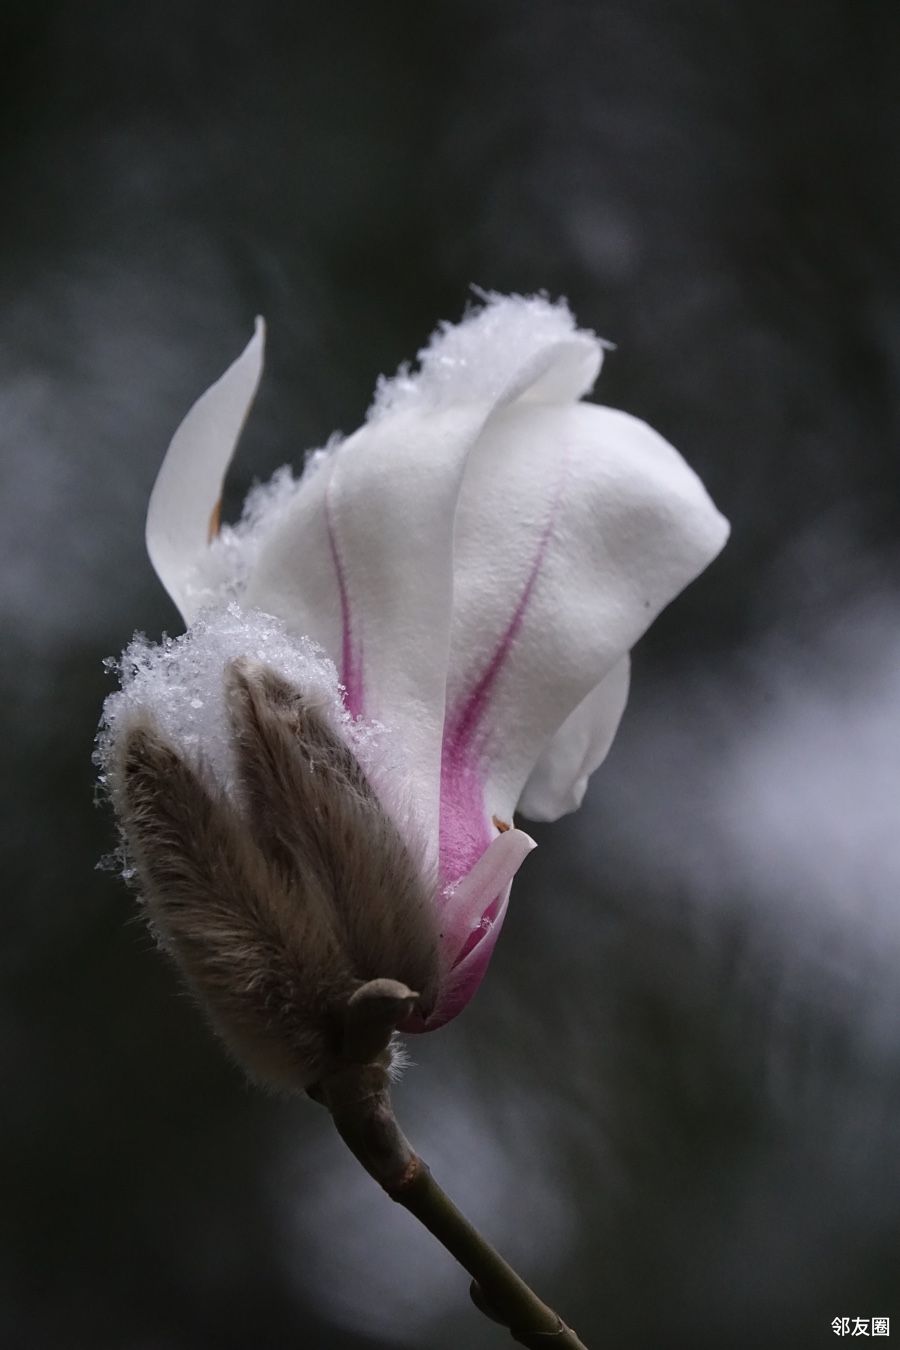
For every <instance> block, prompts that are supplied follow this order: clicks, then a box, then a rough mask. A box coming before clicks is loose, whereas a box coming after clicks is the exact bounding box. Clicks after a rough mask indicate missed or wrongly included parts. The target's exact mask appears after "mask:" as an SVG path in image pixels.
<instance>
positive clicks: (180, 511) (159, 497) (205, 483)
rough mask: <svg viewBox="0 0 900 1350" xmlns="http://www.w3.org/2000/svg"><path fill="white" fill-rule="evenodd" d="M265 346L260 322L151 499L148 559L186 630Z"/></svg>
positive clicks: (174, 449)
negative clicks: (195, 576) (194, 582)
mask: <svg viewBox="0 0 900 1350" xmlns="http://www.w3.org/2000/svg"><path fill="white" fill-rule="evenodd" d="M264 344H265V325H264V323H263V321H262V319H260V318H258V319H257V320H256V329H255V332H254V334H253V337H252V338H251V339H250V341H249V343H248V344H247V346H246V347H245V348H244V350H243V352H242V353H241V355H240V356H239V357H238V358H237V360H236V361H234V362H232V364H231V365H230V366H229V367H228V369H227V370H226V371H225V374H224V375H222V376H221V377H220V379H218V380H217V381H216V383H215V384H214V385H212V386H211V387H210V388H209V389H207V391H206V393H205V394H202V395H201V396H200V398H199V399H198V400H197V402H196V403H195V404H194V406H193V407H192V408H191V410H190V412H189V413H188V414H187V416H186V417H185V419H184V421H183V422H182V423H181V425H180V426H179V428H178V430H177V431H176V432H175V435H174V436H173V437H172V442H171V444H170V446H169V449H168V451H167V453H166V457H165V459H164V460H163V463H162V467H161V468H160V471H159V474H158V475H157V478H156V483H155V484H154V487H153V491H152V493H151V495H150V504H149V507H148V509H147V526H146V540H147V552H148V553H149V555H150V561H151V562H152V564H153V566H154V568H155V570H156V574H157V576H158V577H159V579H160V581H161V582H162V584H163V586H164V587H165V588H166V590H167V591H168V593H169V595H170V596H171V597H172V600H173V601H174V602H175V604H176V605H177V606H178V608H179V610H180V611H181V614H182V617H183V618H184V620H185V622H186V623H190V622H191V620H192V619H193V617H194V615H195V614H196V612H197V610H198V609H199V608H200V606H201V604H202V601H198V599H197V598H196V597H195V595H194V594H193V591H192V587H191V582H190V578H191V574H192V572H193V569H194V568H195V566H196V565H197V562H198V560H199V558H200V557H201V556H202V554H203V553H204V551H205V550H206V548H207V547H208V545H209V543H210V540H211V539H212V538H213V537H214V536H215V534H216V533H217V531H218V511H219V502H220V500H221V496H222V483H223V481H224V478H225V472H226V470H227V468H228V465H229V463H230V462H231V457H232V455H233V454H234V450H235V447H236V445H237V443H238V439H239V437H240V434H241V431H242V429H243V426H244V422H245V421H246V418H247V414H248V413H249V411H250V408H251V406H252V403H253V399H254V397H255V395H256V389H257V386H258V384H259V379H260V375H261V374H262V366H263V349H264Z"/></svg>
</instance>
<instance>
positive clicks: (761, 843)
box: [580, 590, 900, 1054]
mask: <svg viewBox="0 0 900 1350" xmlns="http://www.w3.org/2000/svg"><path fill="white" fill-rule="evenodd" d="M781 594H782V595H783V596H784V598H785V599H786V598H787V596H788V594H789V592H788V591H787V590H782V592H781ZM796 615H797V619H796V622H795V623H794V624H793V625H792V624H791V621H790V618H789V617H785V618H784V619H783V620H782V621H781V624H780V625H779V627H778V628H777V629H773V631H772V632H771V634H770V635H769V637H768V638H766V639H765V640H763V641H762V642H761V643H760V644H759V646H758V647H756V648H755V649H754V650H752V651H748V652H745V653H744V654H743V655H742V656H738V657H737V658H735V659H734V660H733V661H732V662H730V663H729V664H728V665H724V666H719V667H717V668H716V670H715V672H714V674H712V673H707V672H700V671H697V670H696V669H694V670H686V671H684V672H683V673H682V674H681V675H680V676H677V677H676V678H675V680H670V681H667V682H665V683H661V684H658V685H657V686H656V687H655V688H654V689H653V690H652V691H651V692H649V693H648V691H647V690H646V689H645V691H644V695H643V697H642V699H641V704H640V708H639V709H636V710H635V718H634V721H633V723H632V725H631V727H630V728H629V727H628V726H627V725H626V729H625V737H624V744H623V746H622V747H621V749H622V751H623V752H624V753H621V754H620V755H619V756H618V758H616V757H615V756H614V757H613V759H612V760H611V761H610V765H609V767H608V770H607V775H606V779H605V783H604V794H605V795H604V800H603V802H602V810H603V813H604V815H605V816H608V817H610V818H612V819H614V820H615V822H616V824H615V826H614V848H615V850H616V852H617V853H618V852H619V850H622V853H624V855H625V856H624V857H622V856H621V855H620V857H619V861H620V862H621V863H622V864H623V865H624V866H626V867H627V868H628V870H629V871H630V872H632V874H634V875H635V876H636V877H637V878H639V884H644V885H645V886H646V887H647V889H648V891H649V892H650V893H651V894H652V895H655V896H657V897H659V898H660V899H661V900H662V901H664V900H665V897H666V896H669V897H672V904H673V912H677V906H678V904H679V903H682V904H684V906H685V912H686V913H689V914H691V915H692V920H693V922H694V925H695V927H694V935H695V936H697V935H699V938H700V941H701V943H702V942H703V941H707V942H712V943H713V944H715V941H716V937H717V935H718V934H720V933H722V932H723V931H724V930H725V928H726V927H727V926H728V925H732V926H733V925H734V924H735V923H736V924H737V925H738V928H739V931H740V934H741V939H740V941H741V947H742V958H741V959H742V970H743V973H744V975H745V976H746V977H747V978H749V980H750V981H751V982H752V981H756V983H757V984H758V985H759V986H760V989H761V988H762V986H763V985H765V986H766V988H768V990H769V993H770V995H771V992H772V990H773V989H775V990H776V998H777V999H780V1000H782V1001H783V1007H782V1011H787V1013H788V1015H789V1016H791V1015H792V1016H793V1017H794V1018H797V1017H800V1016H810V1017H811V1018H812V1019H813V1021H812V1023H811V1025H812V1026H815V1025H816V1021H817V1020H818V1021H819V1029H821V1025H822V1024H823V1022H822V1018H819V1017H818V1014H821V1015H822V1017H823V1018H824V1020H825V1021H827V1019H828V1017H829V1015H834V1016H837V1018H838V1019H839V1020H843V1021H844V1022H845V1023H846V1025H847V1026H848V1028H849V1029H850V1030H851V1031H852V1033H853V1034H854V1035H855V1036H858V1037H861V1038H862V1039H863V1040H866V1041H870V1042H871V1040H872V1038H874V1040H875V1042H877V1043H878V1045H880V1047H881V1049H882V1050H887V1049H890V1050H891V1051H892V1052H893V1053H894V1054H896V1053H898V1050H900V1030H898V1022H897V1013H898V1007H900V994H898V993H897V992H896V980H895V979H894V978H893V976H892V974H891V972H893V971H895V970H896V968H897V963H898V960H900V598H897V597H893V596H887V595H877V594H876V595H870V596H867V597H861V598H859V599H858V600H856V601H852V602H849V603H846V604H845V605H844V607H843V609H840V610H835V609H832V610H831V611H830V612H829V611H826V613H825V614H824V615H823V616H822V619H821V622H820V624H819V627H818V629H817V631H815V632H813V633H812V634H810V633H809V623H808V620H807V621H805V622H803V620H802V618H801V616H802V615H803V607H802V605H800V604H798V607H797V610H796ZM801 624H802V627H801ZM636 671H637V673H636V677H635V683H636V687H637V688H638V689H640V688H641V672H640V661H639V658H638V661H637V662H636ZM596 801H597V799H596V798H595V802H596ZM595 823H596V822H595ZM583 827H584V828H583V831H582V833H581V835H580V840H581V845H582V847H583V848H584V849H585V851H586V852H587V851H589V850H590V849H591V837H590V833H589V832H590V828H591V821H590V817H589V815H585V816H584V818H583ZM585 862H587V858H585ZM679 898H680V899H679ZM873 1048H874V1046H873Z"/></svg>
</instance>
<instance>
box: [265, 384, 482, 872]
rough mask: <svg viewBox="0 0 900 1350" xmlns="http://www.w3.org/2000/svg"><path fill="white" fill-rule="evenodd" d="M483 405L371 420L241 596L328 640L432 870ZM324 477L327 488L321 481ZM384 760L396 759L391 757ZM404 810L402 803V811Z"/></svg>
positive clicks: (299, 501) (281, 527)
mask: <svg viewBox="0 0 900 1350" xmlns="http://www.w3.org/2000/svg"><path fill="white" fill-rule="evenodd" d="M488 413H489V409H487V408H485V407H483V406H475V407H471V406H470V407H463V408H452V409H448V410H446V411H443V412H436V413H431V414H427V415H423V414H422V413H420V412H418V411H417V412H415V413H398V414H395V415H392V416H390V417H384V418H382V419H380V420H377V421H374V422H372V423H369V424H368V425H366V426H364V427H362V428H361V429H360V430H359V431H357V432H356V433H355V434H354V435H353V436H351V437H349V439H348V440H346V441H344V442H343V443H342V444H341V445H339V446H338V447H337V448H336V449H335V450H334V451H333V452H332V454H331V456H330V458H329V461H328V463H326V464H325V465H323V466H322V468H320V469H318V470H316V473H315V474H314V476H313V479H312V482H311V484H310V488H309V491H307V488H306V487H305V486H303V487H302V488H301V490H300V491H299V492H298V494H297V498H296V501H295V503H294V504H293V505H292V506H291V507H290V508H289V509H288V510H287V511H286V512H285V514H284V516H283V518H282V519H280V520H279V523H278V527H277V529H275V530H274V531H273V533H272V536H271V538H270V539H269V540H267V541H266V542H265V543H264V544H263V545H262V547H261V549H260V553H259V558H258V561H257V566H256V570H255V573H254V575H253V576H252V577H251V579H250V581H249V583H248V586H247V590H246V592H245V599H246V602H247V603H248V604H254V605H256V606H258V607H260V608H263V609H265V610H267V611H268V612H269V613H273V614H276V615H278V616H279V617H280V618H283V619H284V620H285V621H286V623H287V624H288V626H289V627H290V628H291V630H292V631H295V632H300V633H306V634H307V635H309V636H310V637H313V638H314V639H315V640H316V641H318V642H321V643H322V644H323V645H324V646H325V647H326V650H327V651H328V653H329V655H331V656H332V657H333V658H334V659H335V661H336V662H337V665H338V670H339V672H340V674H341V679H342V681H343V683H344V684H345V686H346V688H347V702H348V706H349V708H350V710H351V712H353V713H356V714H362V715H364V716H366V717H371V718H374V719H375V720H377V721H379V722H382V723H384V725H385V726H386V727H387V729H388V733H389V746H392V747H394V751H393V753H394V754H395V755H396V758H397V764H396V773H395V774H394V775H388V776H387V779H386V781H390V778H391V777H393V778H394V779H395V781H396V782H397V783H399V784H402V785H403V789H404V792H405V793H406V798H405V800H403V801H402V802H401V803H399V808H400V809H399V811H398V814H399V816H400V817H401V819H402V820H404V821H405V820H408V819H409V818H410V817H411V818H412V820H413V822H414V823H415V828H416V833H417V835H418V836H419V837H420V839H421V842H422V844H423V847H424V848H425V851H426V865H427V866H428V867H429V868H431V869H436V864H437V849H438V838H439V833H438V816H439V792H440V763H441V734H442V729H443V720H444V692H445V684H446V676H447V663H448V658H449V651H450V614H451V602H452V594H453V578H452V551H453V517H454V513H455V510H456V502H457V498H458V496H459V491H460V487H461V484H462V478H463V473H464V470H465V463H466V458H467V456H468V453H469V451H470V449H471V447H472V445H473V444H474V443H475V441H476V439H477V437H478V434H479V432H480V430H481V428H482V426H483V424H484V420H485V418H486V416H487V415H488ZM321 475H327V477H325V478H324V479H323V481H322V482H321V483H317V481H316V480H317V479H319V478H320V476H321ZM388 753H389V754H390V753H391V751H390V750H389V751H388ZM395 805H396V803H395Z"/></svg>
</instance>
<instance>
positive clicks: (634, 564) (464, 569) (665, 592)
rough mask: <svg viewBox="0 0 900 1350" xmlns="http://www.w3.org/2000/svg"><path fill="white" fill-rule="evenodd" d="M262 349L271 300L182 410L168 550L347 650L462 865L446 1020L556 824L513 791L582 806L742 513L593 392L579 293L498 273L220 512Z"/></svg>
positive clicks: (253, 606) (196, 585) (410, 791)
mask: <svg viewBox="0 0 900 1350" xmlns="http://www.w3.org/2000/svg"><path fill="white" fill-rule="evenodd" d="M262 357H263V329H262V324H261V323H258V325H257V330H256V334H255V336H254V337H253V339H252V340H251V342H250V344H249V345H248V347H247V348H246V350H245V351H244V352H243V353H242V355H241V356H240V357H238V359H237V360H236V361H235V362H234V364H233V365H232V366H231V367H230V368H229V369H228V370H227V371H226V372H225V374H224V375H223V376H222V378H221V379H220V380H219V381H218V382H217V383H216V384H214V385H213V386H212V388H211V389H209V390H208V391H207V392H206V393H205V394H204V395H203V396H202V397H201V398H200V399H199V401H198V402H197V403H196V404H195V405H194V407H193V408H192V409H191V411H190V412H189V413H188V415H187V417H186V418H185V420H184V422H183V423H182V425H181V426H180V427H179V429H178V431H177V432H176V434H175V437H174V439H173V441H172V444H171V446H170V448H169V452H168V454H167V456H166V459H165V462H164V464H163V466H162V468H161V470H160V473H159V477H158V479H157V482H156V486H155V488H154V490H153V495H152V497H151V501H150V508H149V513H148V518H147V546H148V550H149V553H150V557H151V559H152V561H153V565H154V567H155V568H156V571H157V573H158V575H159V577H160V580H161V581H162V583H163V585H164V586H165V587H166V589H167V590H168V592H169V594H170V595H171V597H172V599H173V600H174V601H175V603H176V604H177V605H178V607H179V609H180V611H181V613H182V615H183V617H184V620H185V622H186V624H188V625H190V624H191V623H192V622H193V621H194V619H195V618H196V616H197V614H198V613H199V611H200V610H201V608H202V609H208V607H209V606H210V605H213V606H215V605H222V604H223V603H225V602H226V601H228V602H233V601H234V600H237V602H238V604H239V605H240V606H241V607H242V608H243V609H245V610H256V611H262V612H264V613H267V614H271V615H274V616H276V617H277V618H279V619H280V620H282V621H283V623H284V625H285V628H286V631H287V633H288V634H289V635H295V636H296V637H300V636H301V635H302V636H306V637H310V638H312V639H313V640H314V641H315V642H317V643H319V644H321V646H322V647H323V648H324V649H325V651H326V653H327V654H328V655H329V656H330V657H331V658H332V659H333V660H334V662H335V664H336V665H337V669H338V672H339V676H340V680H341V683H342V685H343V688H344V702H345V705H346V708H347V709H348V710H349V712H350V713H351V714H353V715H354V716H355V717H356V716H361V717H364V718H367V719H374V720H375V721H377V722H378V723H381V724H383V726H384V727H385V729H386V732H385V739H386V741H387V743H388V744H389V745H390V746H391V747H393V762H392V764H391V765H390V768H389V770H385V771H384V772H382V773H381V774H380V775H379V776H378V779H377V783H376V787H377V791H378V794H379V796H380V798H381V800H382V801H383V804H384V806H385V808H386V810H387V811H388V812H389V813H391V814H392V816H393V818H394V819H395V820H396V821H397V823H398V825H399V826H400V828H401V830H403V831H406V832H407V833H408V834H410V836H412V835H415V841H416V846H417V853H416V856H417V857H422V858H423V863H422V865H423V867H424V868H425V870H426V874H427V875H429V876H434V877H436V878H437V882H436V883H435V885H434V905H435V906H436V907H437V909H438V911H439V920H438V926H439V930H440V944H441V968H442V970H443V972H444V975H443V984H442V989H441V992H440V994H439V997H438V1000H437V1005H436V1007H435V1008H434V1010H433V1011H432V1012H431V1013H430V1016H429V1017H428V1018H427V1021H426V1022H422V1021H420V1022H419V1023H418V1024H417V1023H416V1022H415V1021H414V1020H413V1021H410V1022H408V1023H407V1027H408V1029H417V1028H418V1029H422V1027H423V1026H427V1027H428V1028H430V1027H432V1026H436V1025H439V1024H440V1023H441V1022H444V1021H446V1020H447V1019H448V1018H449V1017H451V1016H453V1015H454V1014H455V1013H456V1012H458V1011H459V1010H460V1008H461V1007H462V1006H463V1005H464V1003H465V1002H466V1001H467V1000H468V999H469V998H470V997H471V995H472V993H473V992H474V990H475V988H476V987H477V985H478V983H479V982H480V980H481V978H482V976H483V974H484V971H485V969H486V967H487V964H488V961H489V959H490V955H491V952H492V950H493V947H494V944H495V942H496V939H497V935H498V933H499V930H500V926H501V924H502V922H503V918H504V915H505V912H506V907H507V902H508V898H509V889H510V883H511V881H512V877H513V875H514V874H515V872H516V871H517V869H518V867H519V866H520V864H521V862H522V861H523V859H524V857H525V856H526V854H527V853H528V851H529V850H530V848H531V847H532V846H533V844H532V841H531V840H530V839H529V838H528V836H527V835H526V834H524V833H523V832H522V831H520V830H517V829H514V828H512V821H513V813H514V812H515V811H517V810H518V811H521V812H522V813H523V814H524V815H525V816H528V817H530V818H531V819H534V820H553V819H556V818H557V817H558V816H560V815H562V814H564V813H565V812H567V811H571V810H573V809H575V808H576V807H577V806H578V805H579V803H580V802H581V799H582V797H583V795H584V791H585V787H586V784H587V780H588V777H589V775H590V774H591V773H592V772H593V771H594V769H596V768H597V766H598V765H599V764H600V763H601V761H602V760H603V758H604V757H605V755H606V753H607V751H608V749H609V746H610V743H611V741H612V738H613V736H614V734H615V731H616V728H617V726H618V722H619V719H620V717H621V715H622V710H623V708H624V705H625V701H626V697H627V691H628V677H629V651H630V649H631V647H632V646H633V645H634V643H635V642H636V641H637V640H638V638H640V636H641V634H642V633H643V632H644V631H645V629H646V628H647V626H648V625H649V624H650V623H651V622H652V620H653V619H654V618H655V617H656V615H657V614H658V613H659V612H660V610H661V609H662V608H663V607H664V606H665V605H667V604H668V603H669V601H670V600H672V598H673V597H674V596H676V595H677V594H678V592H679V591H681V590H682V588H683V587H684V586H686V585H687V584H688V583H689V582H690V581H691V580H693V578H694V577H696V576H697V574H698V573H699V572H701V571H702V570H703V568H704V567H706V565H707V564H708V563H709V562H710V561H711V559H712V558H713V557H715V555H716V554H717V553H718V552H719V550H720V549H721V548H722V546H723V544H724V542H725V540H726V538H727V534H728V526H727V523H726V522H725V520H724V519H723V518H722V516H721V515H720V514H719V513H718V511H717V510H716V509H715V507H714V506H713V504H712V502H711V501H710V499H709V497H708V495H707V493H706V491H705V490H704V488H703V485H702V483H701V482H700V480H699V479H698V478H697V476H696V474H695V473H694V472H693V471H692V470H691V469H690V468H689V467H688V466H687V464H685V462H684V460H683V459H682V458H681V457H680V455H678V453H677V452H676V451H675V450H674V449H673V448H672V447H671V446H670V445H668V444H667V443H666V441H664V440H663V439H662V437H660V436H658V435H657V434H656V432H655V431H653V430H651V428H650V427H648V426H647V425H646V424H645V423H643V422H640V421H638V420H637V419H635V418H633V417H631V416H629V415H628V414H626V413H624V412H618V411H616V410H614V409H611V408H604V407H600V406H598V405H596V404H591V403H584V402H581V401H580V400H581V399H582V398H583V397H584V395H586V394H587V393H588V392H589V391H590V390H591V388H592V386H593V384H594V381H595V379H596V377H597V374H598V372H599V370H600V365H601V361H602V357H603V344H602V343H601V342H600V341H599V340H598V339H597V338H596V337H595V336H594V334H592V333H590V332H587V331H583V330H578V329H576V327H575V324H574V321H573V319H572V317H571V315H570V314H569V312H568V310H567V309H566V308H565V307H564V306H563V305H552V304H550V303H549V302H548V301H546V300H543V299H524V298H521V297H499V296H489V297H487V298H486V303H485V304H484V305H483V307H481V308H480V309H478V310H477V311H476V312H474V313H472V314H470V315H469V316H467V317H466V318H465V319H464V320H463V322H462V323H461V324H460V325H458V326H455V327H452V326H449V325H445V326H443V327H442V328H441V329H440V331H439V332H438V333H437V334H436V335H435V336H434V338H433V339H432V341H431V344H430V345H429V346H428V347H427V348H426V349H425V350H424V351H423V352H421V353H420V361H421V370H420V372H419V373H417V374H410V373H408V372H407V371H406V370H401V372H400V374H399V375H398V376H397V377H396V378H395V379H393V380H388V381H382V382H381V383H380V385H379V388H378V392H377V396H376V399H375V402H374V404H373V407H372V408H371V410H370V412H369V415H368V418H367V421H366V423H365V424H364V425H363V426H362V427H361V428H360V429H359V430H358V431H356V432H355V433H354V434H353V435H352V436H350V437H348V438H347V439H346V440H342V441H339V442H337V443H335V444H333V445H331V446H330V447H329V448H328V449H326V450H325V451H321V452H319V453H318V454H316V455H315V456H313V458H312V460H311V462H310V463H309V465H308V466H307V469H306V472H305V473H304V474H303V475H302V476H301V477H300V478H299V479H298V480H294V479H292V478H291V477H290V476H289V475H286V474H285V473H284V472H282V474H281V475H276V479H275V480H274V483H273V486H271V487H270V488H268V489H262V490H257V491H256V492H255V493H254V494H252V496H251V499H250V501H249V503H248V508H247V510H246V512H245V517H244V520H243V521H242V522H241V524H239V525H238V526H237V527H235V528H234V529H230V528H228V527H226V528H225V529H223V530H222V531H221V533H217V531H218V502H219V499H220V496H221V489H222V481H223V478H224V475H225V472H226V470H227V467H228V464H229V461H230V460H231V457H232V454H233V451H234V448H235V445H236V443H237V440H238V437H239V434H240V431H241V428H242V426H243V423H244V420H245V418H246V416H247V414H248V412H249V409H250V406H251V403H252V401H253V397H254V394H255V391H256V387H257V384H258V381H259V377H260V374H261V369H262ZM247 655H249V656H253V655H254V653H252V652H249V653H247ZM383 973H384V974H385V975H391V974H392V972H390V971H385V972H383Z"/></svg>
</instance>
